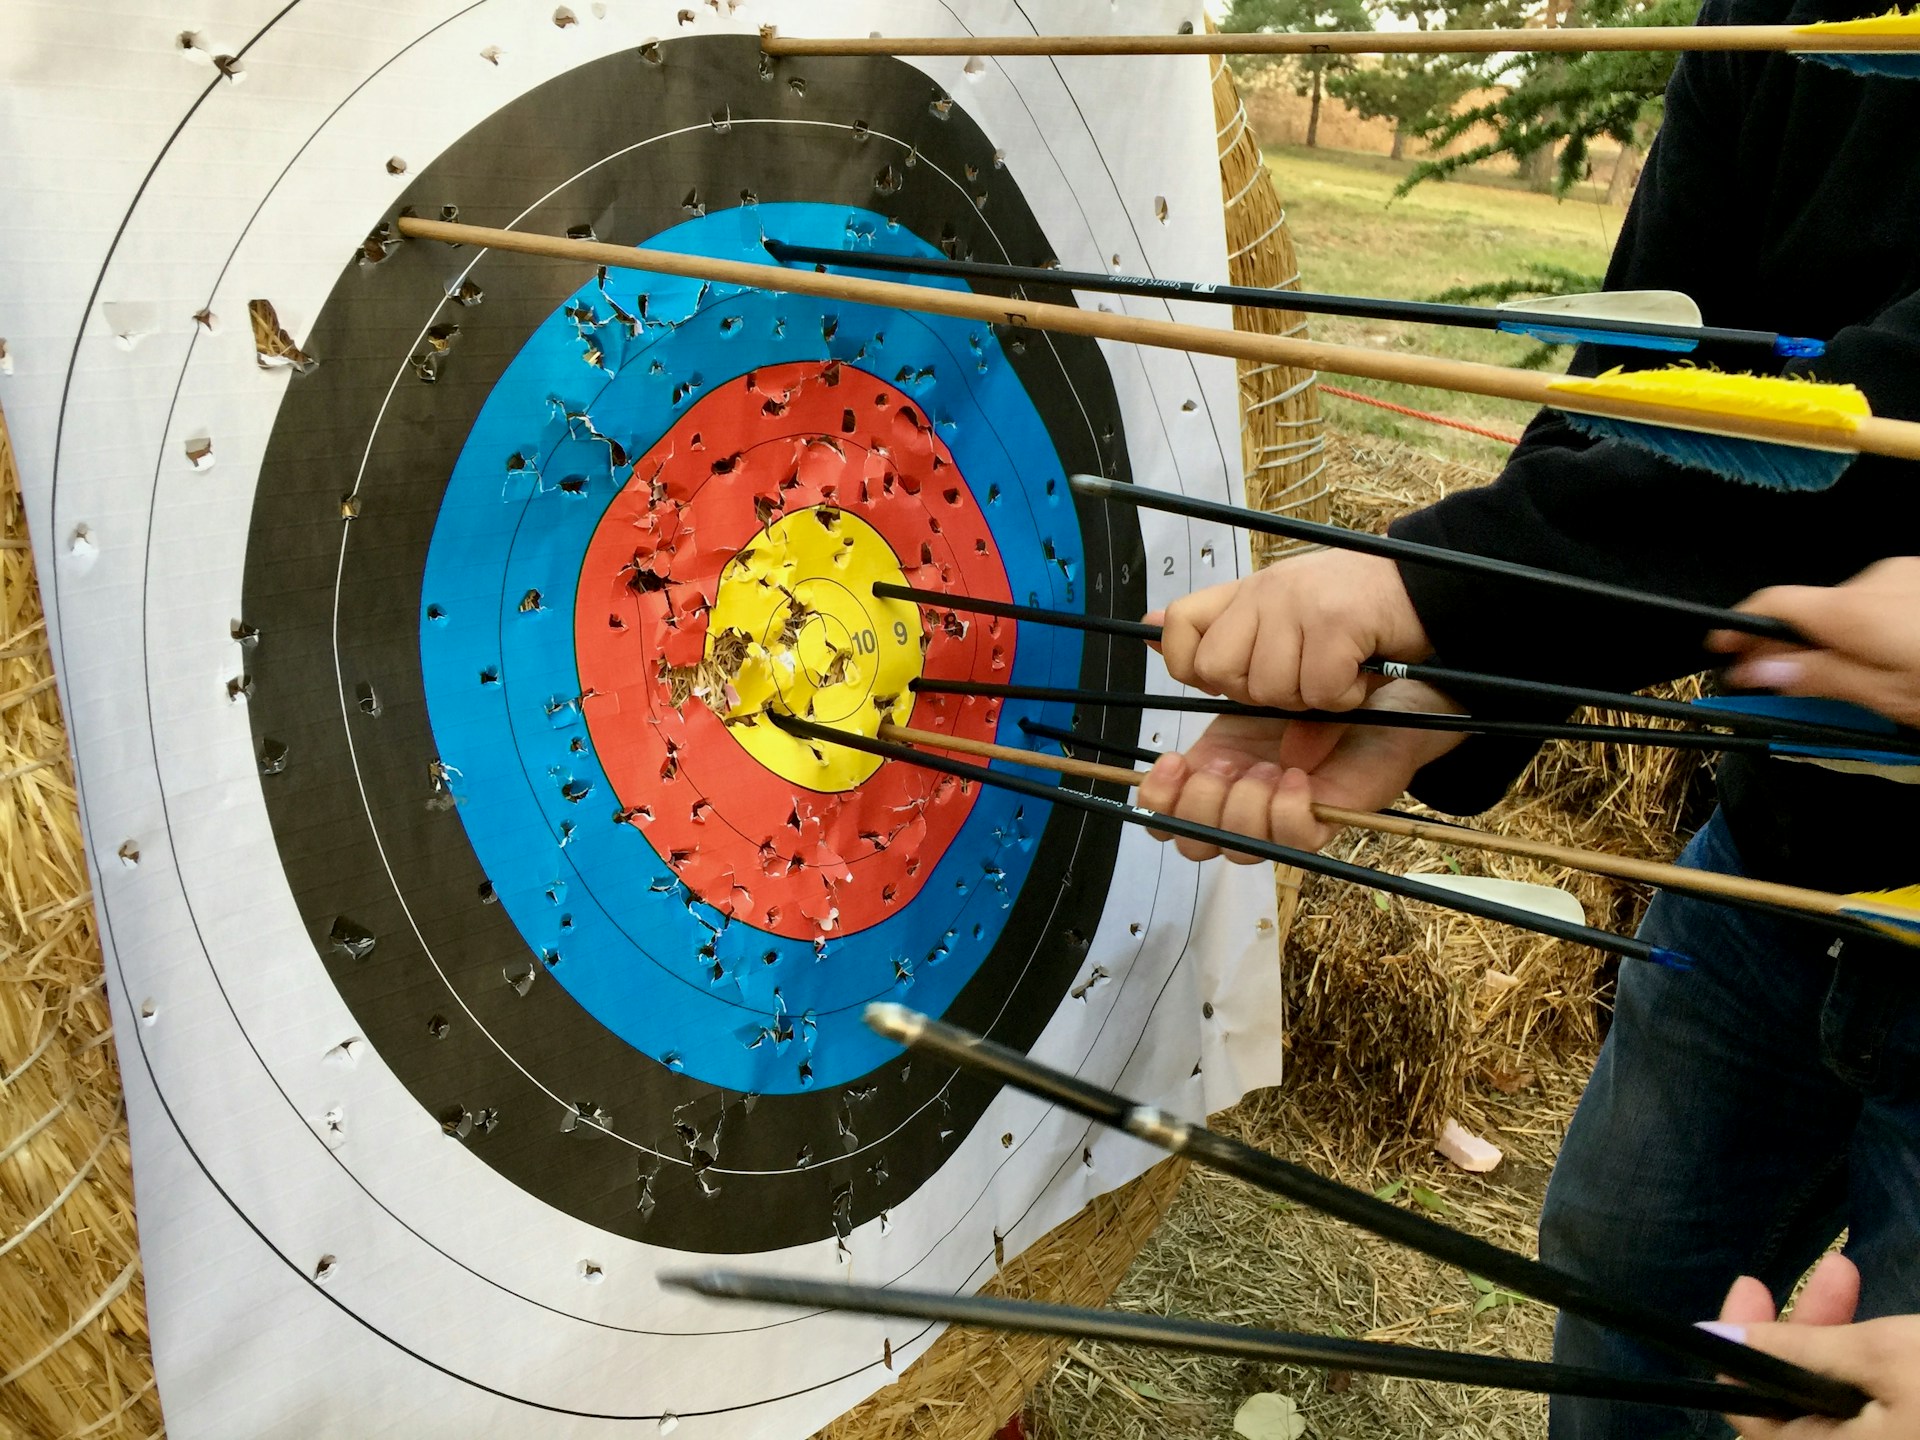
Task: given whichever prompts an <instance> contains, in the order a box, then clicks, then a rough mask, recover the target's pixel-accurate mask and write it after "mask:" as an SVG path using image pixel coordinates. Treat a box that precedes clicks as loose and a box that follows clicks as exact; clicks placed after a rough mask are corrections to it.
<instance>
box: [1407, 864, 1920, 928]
mask: <svg viewBox="0 0 1920 1440" xmlns="http://www.w3.org/2000/svg"><path fill="white" fill-rule="evenodd" d="M1407 878H1408V879H1409V880H1418V881H1419V882H1420V883H1421V884H1422V885H1431V886H1432V887H1433V888H1434V889H1436V890H1450V891H1452V892H1453V893H1454V894H1456V895H1472V896H1475V897H1476V898H1478V899H1481V900H1492V901H1494V902H1496V903H1497V904H1501V905H1507V906H1510V907H1512V908H1513V909H1515V910H1525V911H1527V912H1528V913H1529V914H1532V915H1544V916H1546V917H1547V918H1548V919H1549V920H1564V921H1566V922H1567V923H1568V924H1570V925H1584V924H1586V923H1587V912H1586V909H1585V908H1584V907H1583V906H1582V905H1581V904H1580V901H1579V899H1578V898H1577V897H1575V896H1573V895H1571V894H1569V893H1568V892H1567V891H1565V890H1561V889H1559V888H1557V887H1555V886H1552V885H1534V884H1530V883H1528V882H1527V881H1524V880H1502V879H1500V878H1499V877H1498V876H1493V875H1454V874H1450V873H1442V874H1438V875H1429V874H1414V873H1411V872H1409V873H1408V875H1407ZM1916 918H1917V919H1920V916H1916Z"/></svg>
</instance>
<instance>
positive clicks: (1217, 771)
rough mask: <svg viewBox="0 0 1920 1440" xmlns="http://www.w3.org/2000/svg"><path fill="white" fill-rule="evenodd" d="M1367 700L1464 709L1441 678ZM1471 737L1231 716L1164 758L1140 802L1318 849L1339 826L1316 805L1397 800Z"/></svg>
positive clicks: (1194, 847) (1374, 705) (1200, 847)
mask: <svg viewBox="0 0 1920 1440" xmlns="http://www.w3.org/2000/svg"><path fill="white" fill-rule="evenodd" d="M1367 708H1368V709H1380V710H1427V711H1436V710H1440V711H1457V710H1458V709H1459V707H1458V706H1457V705H1455V704H1453V703H1452V702H1451V701H1450V700H1449V699H1448V698H1447V697H1446V696H1445V695H1443V694H1441V693H1440V692H1439V691H1437V690H1435V689H1433V688H1432V687H1431V686H1429V685H1422V684H1420V683H1418V682H1417V681H1412V680H1397V681H1394V682H1393V683H1391V684H1388V685H1383V686H1382V687H1381V688H1380V689H1379V690H1377V691H1375V692H1374V694H1373V695H1372V697H1371V698H1370V699H1369V701H1368V703H1367ZM1463 738H1464V737H1463V736H1461V735H1459V734H1449V733H1446V732H1442V731H1430V730H1390V729H1387V728H1385V727H1382V726H1375V725H1334V724H1321V723H1302V722H1299V721H1286V720H1271V719H1261V718H1259V717H1257V716H1249V715H1222V716H1221V717H1220V718H1219V719H1217V720H1215V721H1214V722H1213V723H1212V724H1211V725H1209V726H1208V727H1207V730H1206V733H1205V734H1204V735H1202V736H1201V737H1200V739H1199V740H1198V741H1197V742H1196V743H1195V744H1194V745H1193V746H1192V747H1191V748H1190V749H1188V751H1187V752H1186V753H1185V754H1184V755H1178V754H1167V755H1163V756H1161V757H1160V760H1159V761H1158V763H1156V764H1155V765H1154V767H1153V769H1152V770H1151V771H1150V772H1148V775H1147V778H1146V780H1145V781H1144V782H1142V784H1141V786H1140V804H1141V805H1142V806H1144V807H1145V808H1147V809H1149V810H1155V811H1158V812H1159V813H1161V814H1163V815H1173V816H1176V817H1178V818H1179V819H1182V820H1190V821H1193V822H1194V823H1196V824H1200V825H1211V826H1214V827H1216V828H1219V829H1224V830H1231V831H1233V832H1234V833H1235V834H1239V835H1249V836H1252V837H1253V838H1254V839H1256V840H1271V841H1274V842H1275V843H1277V844H1281V845H1288V846H1292V847H1293V848H1294V849H1297V850H1318V849H1320V848H1321V847H1322V846H1323V845H1325V844H1327V842H1328V841H1330V840H1332V839H1333V837H1334V835H1335V834H1336V833H1338V832H1337V828H1336V827H1334V826H1331V825H1326V824H1323V823H1321V821H1319V820H1317V819H1316V818H1315V817H1314V814H1313V806H1314V805H1315V803H1319V804H1322V805H1338V806H1341V807H1343V808H1345V809H1349V810H1377V809H1379V808H1380V807H1381V806H1383V805H1390V804H1392V803H1393V802H1394V801H1395V800H1398V799H1399V798H1400V796H1401V795H1402V794H1403V793H1404V792H1405V790H1406V788H1407V785H1408V784H1409V783H1410V782H1411V781H1412V779H1413V776H1414V774H1415V772H1416V771H1418V770H1419V769H1420V768H1421V767H1422V766H1423V765H1426V764H1427V763H1429V762H1430V761H1433V760H1437V759H1438V758H1439V757H1440V756H1442V755H1444V754H1446V752H1447V751H1449V750H1451V749H1452V748H1453V747H1454V746H1456V745H1458V744H1459V743H1460V742H1461V740H1462V739H1463ZM1160 838H1161V839H1167V838H1168V837H1167V836H1165V835H1161V836H1160ZM1173 843H1174V846H1175V848H1177V849H1178V850H1179V852H1180V853H1181V854H1182V855H1184V856H1186V857H1187V858H1188V859H1189V860H1209V859H1212V858H1213V857H1214V856H1215V855H1220V854H1223V853H1224V854H1225V855H1226V857H1227V858H1228V859H1229V860H1232V861H1235V862H1236V863H1239V864H1243V865H1251V864H1255V863H1258V862H1257V859H1256V857H1254V856H1251V855H1247V854H1244V853H1242V852H1240V851H1235V850H1225V851H1223V850H1222V849H1221V848H1220V847H1218V846H1215V845H1208V844H1204V843H1202V842H1200V841H1197V840H1184V839H1176V840H1174V842H1173Z"/></svg>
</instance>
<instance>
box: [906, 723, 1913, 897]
mask: <svg viewBox="0 0 1920 1440" xmlns="http://www.w3.org/2000/svg"><path fill="white" fill-rule="evenodd" d="M880 738H881V739H883V740H893V741H896V742H898V743H900V744H903V745H924V746H927V747H929V748H931V749H939V750H948V751H952V752H954V753H956V754H960V755H974V756H978V757H980V758H981V759H986V760H1001V761H1005V762H1007V763H1009V764H1014V765H1026V766H1029V767H1031V768H1033V769H1036V770H1051V771H1053V772H1055V773H1057V774H1061V775H1073V776H1078V777H1079V778H1081V779H1085V780H1097V781H1102V782H1104V783H1106V784H1110V785H1125V786H1129V787H1131V786H1136V785H1138V784H1139V783H1140V782H1141V781H1142V780H1144V779H1146V772H1145V771H1144V770H1131V769H1127V768H1124V767H1122V766H1119V765H1100V764H1096V763H1095V762H1093V761H1091V760H1076V759H1073V758H1072V757H1071V756H1062V755H1048V754H1045V753H1044V752H1042V751H1038V750H1022V749H1019V748H1018V747H1016V746H1012V745H996V744H993V743H992V742H991V741H986V740H969V739H966V738H963V737H961V736H957V735H942V734H939V733H937V732H935V731H932V730H918V729H914V728H912V727H910V726H905V725H894V724H890V723H889V724H883V725H882V726H881V727H880ZM1313 815H1314V818H1315V819H1316V820H1318V821H1320V822H1321V823H1322V824H1325V825H1347V826H1351V827H1352V828H1353V829H1355V830H1370V831H1372V832H1374V833H1375V834H1378V835H1398V836H1400V837H1402V838H1404V839H1408V840H1422V841H1427V842H1430V843H1432V844H1436V845H1452V846H1456V847H1457V848H1459V849H1462V850H1485V851H1488V852H1491V853H1493V854H1498V855H1516V856H1521V857H1524V858H1526V859H1530V860H1542V861H1545V862H1547V863H1548V864H1552V865H1564V866H1566V867H1568V868H1569V869H1573V870H1584V871H1587V872H1588V873H1590V874H1595V875H1609V876H1612V877H1613V878H1615V879H1617V880H1633V881H1638V882H1641V883H1644V884H1648V885H1659V886H1662V887H1663V888H1665V889H1669V890H1684V891H1687V892H1689V893H1691V894H1696V895H1706V896H1715V897H1719V898H1723V899H1730V900H1752V901H1757V902H1759V903H1760V904H1763V905H1776V906H1780V907H1782V908H1784V909H1788V910H1798V911H1801V912H1802V913H1805V914H1809V915H1839V914H1841V913H1842V912H1843V911H1846V910H1848V909H1852V910H1853V911H1855V913H1866V912H1870V911H1873V910H1875V909H1877V908H1879V907H1875V906H1871V905H1866V904H1863V903H1861V902H1859V901H1855V900H1853V899H1851V898H1850V897H1848V896H1845V895H1835V894H1832V893H1830V892H1828V891H1825V890H1808V889H1805V888H1803V887H1801V886H1798V885H1779V884H1775V883H1773V882H1771V881H1767V880H1753V879H1749V878H1748V877H1746V876H1744V875H1723V874H1720V873H1718V872H1717V871H1712V870H1691V869H1688V868H1687V867H1685V866H1682V865H1668V864H1665V863H1663V862H1661V861H1658V860H1638V859H1635V858H1633V857H1631V856H1627V855H1609V854H1606V853H1605V852H1603V851H1599V850H1580V849H1577V848H1575V847H1573V846H1570V845H1555V844H1553V843H1551V842H1550V841H1546V840H1524V839H1521V838H1519V837H1517V836H1512V835H1496V834H1493V833H1492V832H1491V831H1486V830H1473V829H1469V828H1467V827H1466V826H1463V825H1443V824H1439V823H1437V822H1434V821H1430V820H1419V819H1415V818H1414V817H1412V816H1410V815H1381V814H1378V813H1375V812H1373V811H1368V810H1348V809H1344V808H1343V807H1341V806H1338V805H1320V804H1316V805H1315V806H1314V807H1313Z"/></svg>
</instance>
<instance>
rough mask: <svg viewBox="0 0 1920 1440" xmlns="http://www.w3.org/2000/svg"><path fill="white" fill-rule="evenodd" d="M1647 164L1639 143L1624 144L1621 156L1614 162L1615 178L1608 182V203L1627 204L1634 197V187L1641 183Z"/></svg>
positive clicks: (1621, 148)
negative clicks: (1642, 169) (1642, 171)
mask: <svg viewBox="0 0 1920 1440" xmlns="http://www.w3.org/2000/svg"><path fill="white" fill-rule="evenodd" d="M1644 164H1645V160H1644V158H1643V157H1642V156H1641V154H1640V147H1639V146H1638V145H1622V146H1621V147H1620V158H1619V159H1618V160H1616V161H1614V162H1613V179H1611V180H1609V181H1608V182H1607V203H1608V204H1609V205H1625V204H1626V203H1627V202H1628V201H1629V200H1631V199H1632V198H1633V187H1634V186H1635V185H1637V184H1639V183H1640V171H1641V168H1642V166H1643V165H1644Z"/></svg>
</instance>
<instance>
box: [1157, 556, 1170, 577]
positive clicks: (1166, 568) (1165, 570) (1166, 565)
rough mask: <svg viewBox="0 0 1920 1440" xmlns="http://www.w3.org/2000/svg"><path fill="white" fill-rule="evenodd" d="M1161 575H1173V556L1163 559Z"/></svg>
mask: <svg viewBox="0 0 1920 1440" xmlns="http://www.w3.org/2000/svg"><path fill="white" fill-rule="evenodd" d="M1160 573H1161V574H1162V575H1171V574H1173V556H1171V555H1167V556H1164V557H1162V559H1161V561H1160Z"/></svg>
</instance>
